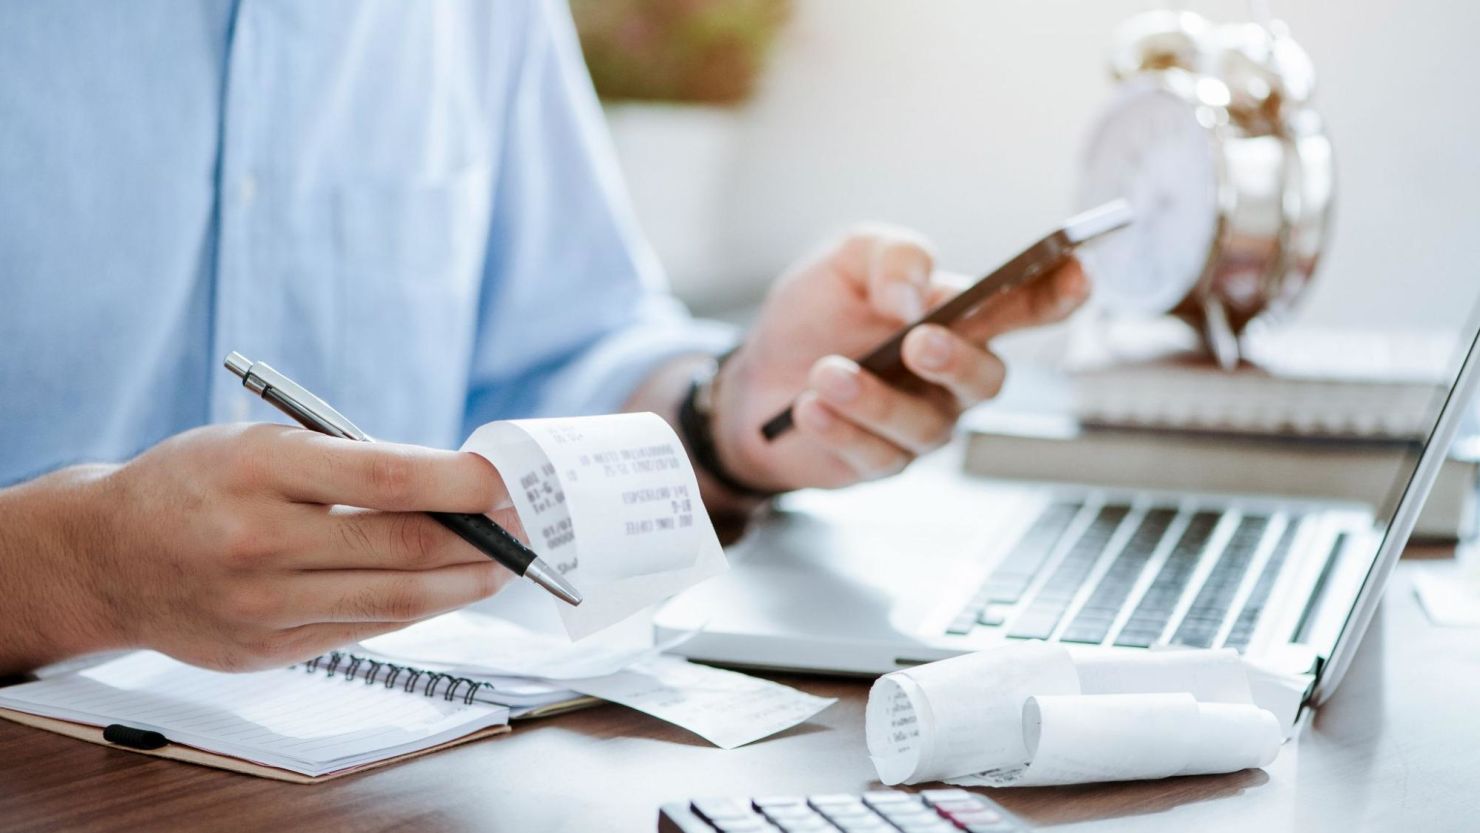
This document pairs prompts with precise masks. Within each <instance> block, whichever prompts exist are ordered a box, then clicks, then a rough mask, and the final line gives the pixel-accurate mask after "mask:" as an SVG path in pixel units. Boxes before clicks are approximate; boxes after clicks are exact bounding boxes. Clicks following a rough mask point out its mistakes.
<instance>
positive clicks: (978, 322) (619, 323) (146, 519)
mask: <svg viewBox="0 0 1480 833" xmlns="http://www.w3.org/2000/svg"><path fill="white" fill-rule="evenodd" d="M0 102H3V104H0V107H3V110H4V116H3V118H0V182H3V183H4V187H3V188H0V281H3V291H0V343H3V345H4V349H3V351H0V391H3V393H0V427H3V429H4V433H3V436H0V486H3V487H4V488H3V489H0V598H3V599H4V603H3V604H0V634H3V638H0V673H7V672H9V673H15V672H23V671H25V670H27V669H34V668H36V667H38V666H41V665H43V664H46V663H51V662H53V661H57V660H61V659H63V658H67V657H72V656H76V655H80V654H84V653H89V652H95V651H102V650H109V649H121V648H129V647H148V648H152V649H156V650H159V651H162V652H164V653H166V654H169V655H172V656H174V657H177V658H179V659H181V660H183V661H186V662H190V663H194V664H198V665H201V666H205V667H210V668H217V669H226V670H245V669H254V668H261V667H266V666H270V665H281V664H288V663H291V662H294V661H297V660H301V659H304V658H307V657H310V656H313V655H315V654H318V653H320V652H322V651H324V650H327V649H329V648H332V647H335V646H338V645H341V644H344V643H348V642H351V641H353V640H357V639H363V638H367V637H370V636H373V635H376V634H380V633H384V632H387V631H390V630H393V629H396V628H399V627H403V626H405V625H406V624H408V623H411V622H414V621H419V620H422V619H424V618H427V617H430V616H433V615H436V614H438V613H441V612H444V611H448V610H451V609H454V608H457V607H459V606H463V605H467V604H469V603H472V602H474V601H476V600H479V599H482V598H484V597H487V596H489V595H490V594H492V593H494V592H495V591H497V590H498V589H499V588H500V586H502V585H503V584H504V583H505V582H506V581H508V580H509V578H510V576H511V574H510V573H508V572H507V571H506V570H504V569H503V568H502V567H500V566H498V565H497V564H495V563H493V562H491V561H490V560H489V559H488V558H486V557H485V556H483V555H482V554H480V553H479V552H477V551H475V550H474V549H472V548H471V547H468V546H467V545H465V544H464V543H462V542H461V541H460V540H458V539H457V538H456V537H454V536H453V535H452V534H451V533H449V532H447V531H446V530H444V529H442V528H441V527H439V526H437V525H436V524H435V523H434V522H433V521H431V520H430V519H429V518H427V517H426V516H425V515H423V514H420V513H421V512H423V511H431V510H435V511H446V512H489V513H492V514H493V515H494V517H495V518H497V519H499V520H501V521H503V522H505V523H506V524H515V525H517V518H516V517H514V516H513V513H512V510H511V508H510V506H511V504H510V502H509V500H508V496H507V493H506V491H505V488H504V484H503V483H502V481H501V480H500V478H499V475H498V473H497V472H496V471H495V470H494V469H493V467H492V466H491V465H489V464H488V463H487V462H486V461H484V460H483V459H482V458H480V457H477V456H475V455H472V454H469V453H459V452H454V451H448V450H441V449H449V448H454V447H456V446H457V444H458V443H459V442H460V441H461V439H462V438H463V437H465V436H466V435H467V434H468V433H469V432H470V431H471V430H472V429H473V428H474V427H476V426H477V425H479V424H482V423H484V422H487V421H490V420H495V419H503V418H512V417H527V416H538V415H574V414H584V413H599V412H610V411H615V410H622V409H626V410H650V411H654V412H656V413H658V414H661V415H663V416H665V417H667V418H669V419H670V420H673V419H675V418H676V414H677V412H678V409H679V407H680V405H681V403H682V402H683V401H684V399H685V397H686V396H689V395H690V394H691V392H692V391H693V390H694V389H695V386H694V385H693V384H692V382H693V379H694V378H695V376H696V374H698V375H703V374H705V373H707V372H709V368H711V367H712V366H713V363H714V362H715V357H716V356H717V355H720V354H722V353H725V352H726V351H728V350H730V349H731V348H732V347H733V348H734V349H733V352H730V353H729V354H728V355H727V356H726V358H725V360H724V361H723V362H722V363H721V364H720V366H719V369H718V371H717V373H716V375H715V376H714V377H713V378H712V379H711V380H709V381H708V382H707V384H708V385H709V387H708V388H707V389H708V390H709V391H710V394H711V398H712V408H711V409H710V410H709V411H708V414H709V416H708V420H709V421H708V423H707V432H708V435H709V437H710V440H711V441H712V448H713V452H714V453H713V455H711V459H710V460H708V464H707V465H701V466H699V468H700V470H701V471H700V477H701V481H702V484H701V485H702V489H701V490H702V493H703V498H704V502H705V504H706V505H707V507H708V508H709V510H710V511H711V512H712V513H714V514H716V515H733V514H736V513H744V512H746V511H748V510H749V508H751V507H752V506H754V505H755V504H756V503H757V502H758V500H760V499H761V496H763V495H765V494H770V493H776V492H780V491H784V490H788V489H795V488H799V487H806V486H823V487H836V486H844V485H847V484H849V483H853V482H856V481H860V480H865V479H869V478H875V477H881V476H885V475H888V474H891V473H894V472H897V471H899V470H900V469H901V468H902V467H903V466H905V464H906V463H907V462H908V461H909V460H910V459H912V458H913V457H915V456H917V455H919V454H921V453H923V452H925V451H927V450H929V449H931V448H934V447H936V446H938V445H940V444H941V443H943V442H944V441H945V440H946V439H947V438H948V436H949V433H950V431H951V427H952V424H953V423H954V421H955V419H956V417H957V415H958V414H959V413H960V412H961V411H962V409H963V408H966V407H968V406H970V405H972V404H974V403H977V402H980V401H982V400H984V399H987V398H989V397H991V396H993V395H995V394H996V392H997V391H998V389H999V388H1000V386H1001V384H1002V380H1003V375H1004V372H1005V369H1004V366H1003V364H1002V362H1001V361H1000V360H999V359H998V358H997V357H996V356H995V355H994V354H993V353H992V352H991V351H990V349H989V347H988V344H989V342H990V341H991V339H992V338H993V337H995V336H997V335H999V334H1001V333H1003V332H1005V331H1007V330H1010V329H1013V328H1018V327H1025V326H1031V325H1035V324H1041V323H1044V322H1048V321H1052V320H1056V319H1059V318H1061V317H1063V316H1064V315H1066V314H1067V313H1068V312H1070V311H1071V310H1072V309H1073V308H1074V307H1075V306H1076V305H1078V304H1079V303H1080V302H1081V301H1082V300H1083V299H1084V297H1085V296H1086V295H1087V293H1088V287H1087V282H1086V279H1085V277H1084V275H1083V274H1082V272H1081V271H1080V270H1079V269H1078V267H1077V266H1072V265H1071V266H1069V267H1065V268H1064V269H1062V270H1060V271H1059V273H1057V274H1056V275H1054V276H1053V277H1052V278H1051V279H1049V280H1046V281H1041V282H1039V283H1038V284H1036V285H1035V288H1032V289H1025V290H1021V291H1017V292H1014V293H1010V294H1009V295H1006V296H1003V297H1002V298H1001V299H1000V300H999V301H998V302H994V303H992V304H990V305H988V307H987V308H986V309H985V310H984V311H983V312H982V313H981V314H979V315H977V316H976V317H975V318H974V319H973V320H972V321H971V322H970V323H969V326H966V327H964V328H957V330H956V331H954V332H953V331H950V330H946V329H943V328H939V327H920V328H918V329H916V330H915V331H913V332H912V333H911V334H910V336H909V338H908V339H907V340H906V342H905V345H904V360H905V362H906V364H907V365H908V367H909V368H910V369H912V370H913V371H914V372H915V373H916V374H918V375H919V376H920V377H922V378H923V379H925V380H927V381H929V382H931V383H933V384H932V386H931V389H930V390H928V391H926V392H923V393H906V392H904V391H901V390H896V389H894V388H891V387H889V386H887V385H885V384H883V383H882V382H880V381H879V380H878V379H877V378H874V377H872V376H870V375H869V374H867V373H865V372H862V371H861V370H860V369H859V368H858V366H857V365H856V364H854V363H853V362H851V361H850V360H848V359H847V358H844V357H846V356H849V355H857V354H859V353H860V352H861V351H863V350H865V349H867V348H868V347H871V346H872V345H873V344H874V343H876V342H877V341H879V340H880V339H882V338H883V337H885V336H886V335H888V334H889V333H890V332H892V331H893V330H894V329H896V328H897V327H898V326H899V325H900V324H901V323H902V322H905V321H907V320H911V319H913V318H915V317H916V316H918V315H919V314H920V313H921V311H922V310H923V309H925V308H926V307H928V306H929V305H932V304H935V303H938V302H939V301H941V300H942V299H944V298H946V297H948V296H949V295H950V293H951V291H952V290H951V288H950V287H951V285H952V284H951V281H950V280H949V279H947V278H945V277H943V276H941V275H939V274H937V273H936V271H935V268H934V265H933V262H932V257H931V254H930V251H929V249H928V248H927V246H926V245H925V243H924V242H923V241H922V240H921V239H920V238H919V237H918V236H915V235H913V234H910V233H907V232H903V231H900V230H896V229H892V228H888V227H870V228H863V229H859V230H855V231H853V232H851V233H849V234H846V235H844V236H843V237H842V238H841V239H840V240H838V241H835V242H832V243H830V244H828V245H825V246H823V247H822V248H821V249H819V250H818V251H817V252H816V253H814V254H812V255H811V256H809V257H806V258H804V259H802V260H801V261H800V262H799V263H798V264H797V265H796V266H794V267H792V268H791V269H790V270H789V271H787V272H786V273H785V274H784V275H782V276H781V277H780V278H779V280H778V281H777V282H776V283H775V284H774V286H773V287H772V289H771V290H770V292H769V294H768V295H767V297H766V299H765V301H764V304H763V306H762V308H761V310H760V312H759V316H758V318H757V319H756V320H755V323H754V325H753V326H752V327H751V328H750V329H749V331H748V332H746V333H745V334H744V335H743V338H741V337H738V336H737V334H735V333H733V332H732V331H730V330H728V329H726V328H723V327H721V326H719V325H717V324H714V323H709V322H703V321H697V320H694V319H691V318H690V317H688V315H687V314H686V313H685V312H684V311H683V310H682V308H681V307H680V306H679V304H678V303H677V302H676V301H675V300H674V299H673V298H671V297H670V296H669V295H668V294H667V293H666V291H665V290H664V288H663V286H662V280H661V276H660V270H659V268H658V266H657V264H656V263H655V259H654V256H653V255H652V253H651V252H650V251H649V249H647V248H646V247H645V246H644V244H643V242H642V240H641V237H640V235H639V233H638V231H637V229H636V227H635V223H634V220H633V218H632V216H631V214H630V211H629V208H628V206H627V204H626V201H625V197H624V194H623V191H622V186H621V183H620V181H619V177H618V175H617V172H616V168H615V165H614V162H613V156H612V152H611V150H610V148H609V147H608V138H607V137H606V135H605V134H604V132H603V127H602V123H601V116H600V110H599V107H598V104H597V101H596V99H595V96H594V93H593V90H592V87H591V85H590V80H589V76H588V75H587V74H586V72H585V68H584V65H583V63H582V62H581V59H580V55H579V48H578V44H577V42H576V39H575V36H574V29H573V26H572V24H571V21H570V19H569V12H568V10H566V9H565V7H564V4H563V3H561V2H559V1H558V0H507V2H479V0H468V2H464V3H439V4H425V3H396V4H387V3H373V4H372V3H353V2H328V1H327V0H326V2H316V3H308V4H305V3H297V2H292V0H209V1H208V2H199V3H189V4H177V3H169V2H165V1H164V0H139V2H135V3H129V4H126V5H115V4H92V3H87V2H86V0H53V2H49V3H20V2H16V3H3V4H0ZM737 345H738V346H737ZM230 350H240V351H241V352H243V353H245V354H246V355H249V356H251V357H253V358H260V359H266V360H268V361H270V362H271V363H273V364H275V365H276V366H277V367H279V368H280V369H282V370H284V371H285V372H287V373H289V374H290V375H292V376H294V377H295V378H296V379H298V380H299V381H300V382H302V383H304V384H305V385H306V386H308V387H309V388H310V389H313V390H315V391H317V392H319V393H320V394H321V395H323V396H325V398H326V399H328V400H329V401H331V402H333V403H335V405H336V406H338V407H340V408H341V409H342V410H343V411H344V412H345V413H346V414H349V415H351V416H352V417H353V418H354V419H355V420H356V422H357V423H359V424H360V425H361V426H362V427H363V428H365V429H366V430H367V431H368V432H370V433H371V434H372V435H375V436H377V437H380V438H385V439H388V440H394V441H395V442H386V443H382V444H375V445H370V444H358V443H352V442H347V441H342V440H336V439H332V438H329V437H325V436H321V435H318V434H314V433H311V432H308V431H305V430H301V429H298V428H296V427H289V426H285V425H280V424H273V423H274V421H281V419H282V418H281V416H280V415H278V414H276V413H275V412H273V411H271V410H269V409H267V406H266V405H265V404H263V403H261V402H260V401H255V399H254V398H253V397H250V396H249V395H247V393H246V392H244V391H242V390H241V389H240V385H239V382H238V381H237V380H236V379H235V378H234V377H231V376H230V374H228V373H226V372H225V371H224V370H221V369H220V362H221V360H222V358H223V357H224V356H225V355H226V353H227V352H228V351H230ZM798 394H800V396H799V398H797V399H796V430H794V431H792V432H790V433H789V434H787V435H786V436H784V437H783V438H781V439H780V440H778V441H777V442H775V443H774V444H768V443H766V442H764V441H763V440H762V439H761V437H760V435H759V432H758V430H757V429H758V426H759V425H760V424H761V423H762V422H764V421H765V419H767V418H768V417H769V416H770V415H771V414H773V413H774V412H775V411H776V410H777V409H779V408H781V407H783V406H784V405H785V404H786V403H787V402H790V401H792V399H793V398H794V397H798Z"/></svg>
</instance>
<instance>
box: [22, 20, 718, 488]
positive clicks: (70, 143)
mask: <svg viewBox="0 0 1480 833" xmlns="http://www.w3.org/2000/svg"><path fill="white" fill-rule="evenodd" d="M731 337H732V336H731V334H730V333H729V332H728V331H727V330H725V329H723V328H720V327H718V326H717V325H713V324H706V323H703V322H696V321H693V320H690V319H689V318H688V317H687V315H686V314H685V313H684V312H683V310H682V309H681V307H679V305H678V304H677V303H676V302H675V301H673V299H672V298H671V297H669V295H668V294H667V293H666V290H665V289H664V287H663V282H662V278H661V275H660V270H659V268H658V266H657V264H656V261H655V260H654V258H653V256H652V254H651V252H650V250H649V249H648V248H647V247H646V245H645V244H644V243H643V242H642V240H641V237H640V235H639V233H638V230H637V228H636V226H635V223H634V220H633V218H632V216H631V214H630V211H629V209H628V207H627V204H626V197H625V195H624V192H623V188H622V185H621V183H620V181H619V176H618V172H617V170H616V166H615V164H614V162H613V157H612V153H611V150H610V148H609V142H608V139H607V136H606V134H605V132H604V126H603V123H602V121H601V115H600V110H599V108H598V106H597V103H596V99H595V96H594V95H593V93H592V89H591V85H590V80H589V78H588V76H587V74H586V71H585V68H584V66H583V64H582V63H581V60H580V55H579V50H578V47H577V43H576V40H575V36H574V31H573V27H572V26H571V23H570V20H569V12H568V11H567V9H566V8H565V5H564V3H562V2H559V0H487V1H486V2H483V1H480V0H468V1H467V2H455V0H436V1H435V2H433V0H399V2H393V0H382V1H381V2H374V3H369V2H358V1H357V0H312V1H311V2H305V0H235V1H234V0H193V1H192V2H186V3H181V2H171V1H170V0H130V1H129V2H127V3H98V2H94V1H93V0H46V2H39V3H38V2H32V1H31V0H0V431H3V433H0V485H3V484H8V483H14V482H17V481H19V480H24V479H27V478H29V477H32V476H35V475H38V474H41V473H44V472H46V471H50V470H52V469H55V468H58V467H61V466H65V465H69V464H72V463H76V462H82V461H96V460H122V459H126V458H128V457H130V456H132V455H134V454H136V453H138V452H139V451H141V450H142V449H144V448H147V447H148V446H150V445H153V444H154V443H156V442H158V441H160V440H161V439H163V438H165V437H167V436H169V435H171V434H174V433H177V432H179V431H182V430H185V429H188V428H190V427H193V426H197V425H201V424H204V423H210V422H221V421H232V420H243V419H251V420H277V421H283V417H282V416H281V415H279V414H277V413H276V412H274V411H272V410H271V409H269V408H268V407H267V406H266V405H265V404H264V403H262V402H260V401H256V400H254V399H252V398H251V397H250V396H249V395H248V394H247V392H246V391H244V390H243V389H242V388H241V385H240V383H239V382H238V381H237V380H236V379H235V378H234V377H232V376H231V375H230V374H229V373H227V372H226V371H225V370H224V369H222V367H221V361H222V359H223V357H224V356H225V355H226V353H227V352H228V351H231V350H239V351H241V352H242V353H244V354H246V355H247V356H249V357H250V358H252V359H255V360H261V361H266V362H268V363H270V364H272V365H274V366H275V367H277V368H278V369H279V370H281V371H283V372H285V373H287V374H288V375H290V376H292V377H294V378H295V379H297V380H298V381H300V382H302V383H303V384H305V385H306V386H308V387H309V388H310V389H312V390H314V391H316V392H318V393H320V394H321V395H322V396H324V397H325V398H326V399H328V400H329V401H330V402H331V403H333V404H334V405H335V406H337V407H338V408H339V409H340V410H341V411H343V412H344V413H345V414H346V415H347V416H349V417H350V418H351V419H353V420H355V421H356V422H357V423H358V424H359V425H360V426H361V427H362V428H364V429H365V430H366V431H368V432H369V433H371V434H373V435H376V436H379V437H382V438H384V439H389V440H397V441H401V442H413V443H422V444H426V445H431V446H438V447H444V448H448V447H456V446H457V445H458V444H459V443H460V442H461V441H462V439H463V438H464V437H465V436H466V435H467V433H468V432H469V431H470V430H471V429H472V428H473V427H475V426H476V425H478V424H480V423H482V422H485V421H488V420H492V419H498V418H506V417H514V416H527V415H541V414H546V415H548V414H576V413H591V412H602V411H610V410H613V409H616V408H617V407H619V406H620V405H621V403H622V401H623V400H624V398H625V397H626V396H627V395H628V394H629V393H630V392H631V390H632V389H633V387H634V386H635V385H636V384H637V383H638V382H639V381H640V379H641V378H642V377H643V376H644V375H645V374H646V373H647V372H648V371H649V370H650V369H651V368H652V367H653V366H654V365H655V364H656V363H658V362H660V361H661V360H663V359H665V358H668V357H671V356H673V355H676V354H679V353H682V352H689V351H696V350H719V349H722V348H723V346H724V344H725V343H726V342H727V341H728V340H729V339H730V338H731Z"/></svg>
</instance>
